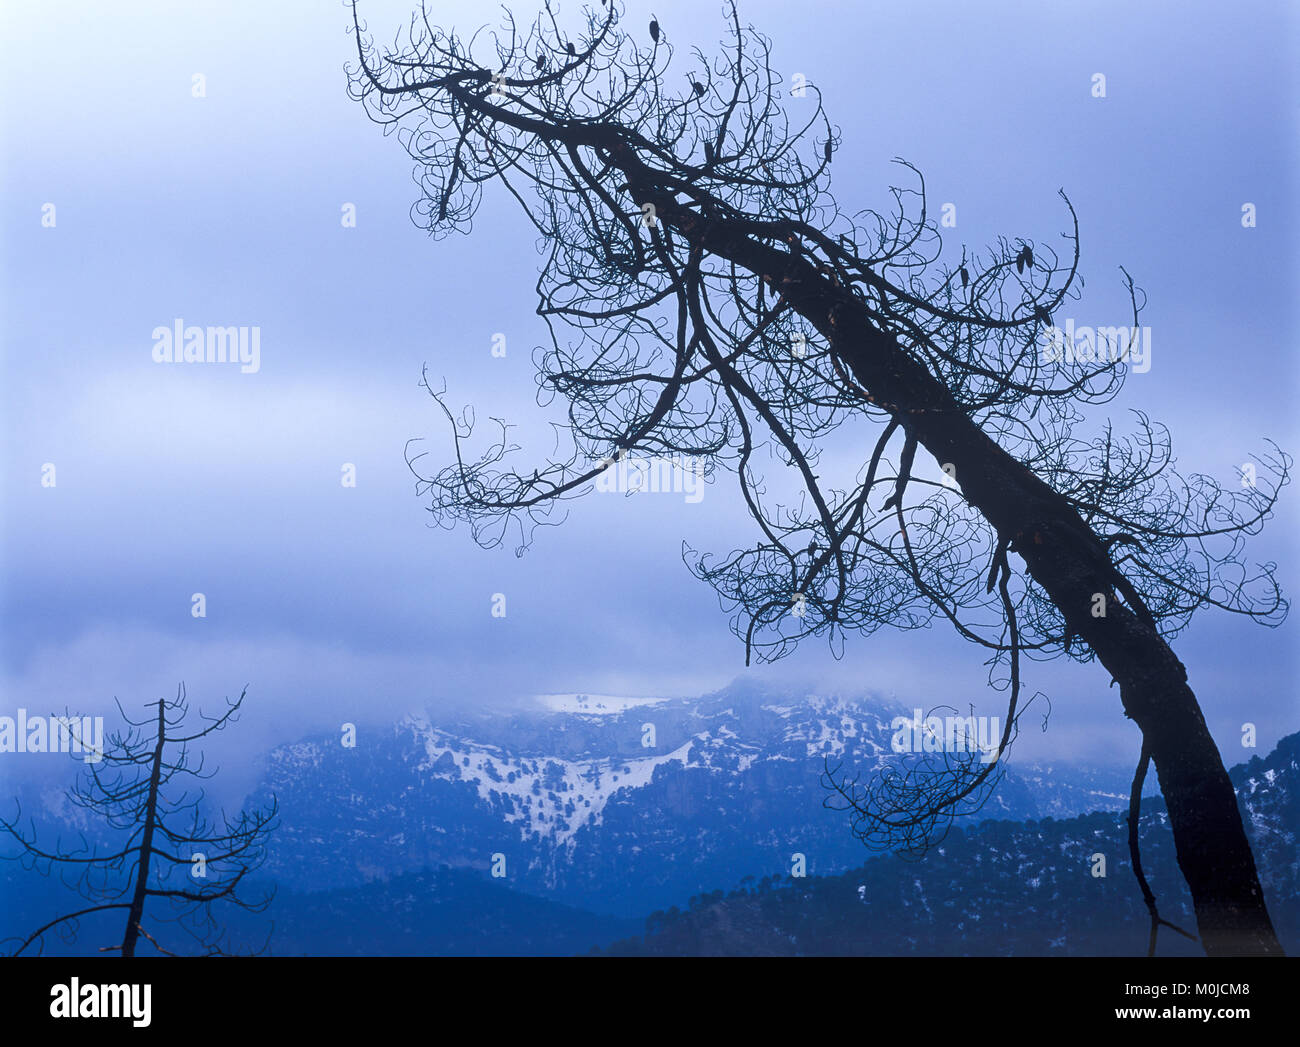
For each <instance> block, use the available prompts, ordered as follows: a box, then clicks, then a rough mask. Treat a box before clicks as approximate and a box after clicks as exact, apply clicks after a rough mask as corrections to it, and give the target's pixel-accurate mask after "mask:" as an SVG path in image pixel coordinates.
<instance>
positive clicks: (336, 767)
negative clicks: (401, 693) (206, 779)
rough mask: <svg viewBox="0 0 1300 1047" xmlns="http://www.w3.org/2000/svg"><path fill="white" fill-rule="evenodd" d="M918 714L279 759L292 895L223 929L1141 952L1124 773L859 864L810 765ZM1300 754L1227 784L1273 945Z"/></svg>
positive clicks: (276, 855) (482, 728)
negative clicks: (903, 853) (1251, 855)
mask: <svg viewBox="0 0 1300 1047" xmlns="http://www.w3.org/2000/svg"><path fill="white" fill-rule="evenodd" d="M924 711H925V712H929V711H930V710H928V709H927V710H924ZM913 713H914V709H913V708H907V707H905V706H903V705H901V704H900V703H897V702H891V701H888V700H885V699H881V698H879V697H876V696H871V695H865V694H859V695H851V696H844V695H802V696H791V695H790V694H789V693H782V692H777V691H773V690H764V689H762V688H759V687H756V686H754V685H753V684H750V683H744V684H735V685H732V686H731V687H728V688H726V689H724V690H722V691H719V692H716V693H714V694H711V695H707V696H705V697H703V698H700V699H696V700H682V699H656V698H619V697H612V696H600V695H548V696H543V697H541V698H539V699H537V700H536V702H535V703H534V706H533V707H531V708H525V709H521V710H518V711H516V712H514V713H511V714H508V715H501V714H483V715H472V716H461V717H457V718H456V719H455V720H454V721H453V720H446V721H443V722H440V723H437V724H435V723H433V722H431V721H430V720H429V719H428V718H427V717H420V716H413V717H407V718H405V719H403V720H401V721H400V722H398V723H395V724H393V725H391V726H390V727H389V728H387V729H385V730H382V731H380V730H375V729H373V728H361V729H359V730H357V731H356V732H355V735H353V736H351V737H349V732H340V734H339V735H335V736H315V737H310V738H306V739H303V740H302V741H299V742H296V743H293V744H290V745H283V746H279V747H277V748H275V749H273V750H272V751H271V752H269V753H267V754H266V756H265V760H264V771H263V775H262V781H261V783H260V784H259V785H258V787H257V789H256V790H255V791H254V793H253V794H252V795H251V796H250V797H249V799H248V802H249V804H250V805H253V804H260V803H265V802H266V801H268V800H269V799H270V797H271V796H272V795H274V796H275V797H276V799H277V800H278V803H279V806H280V812H281V825H280V828H279V829H278V830H277V831H276V832H275V834H274V835H273V836H272V837H271V842H270V847H269V852H268V860H267V863H266V864H265V865H264V866H263V867H262V868H261V869H260V870H259V871H258V874H257V877H258V884H256V885H253V886H254V887H274V888H275V890H276V892H277V895H276V897H275V899H274V901H273V903H272V905H271V907H270V908H269V910H268V911H267V912H266V913H263V914H248V913H241V912H227V913H225V915H224V917H223V918H224V919H226V920H227V921H228V924H227V929H228V931H229V933H230V937H231V940H232V941H236V942H243V943H245V945H246V946H247V947H253V948H256V947H258V946H260V945H262V944H263V943H265V944H266V945H267V947H268V949H269V951H271V952H273V953H277V954H286V953H287V954H310V955H315V954H328V955H420V954H435V955H565V954H573V953H583V952H588V951H591V950H592V949H597V950H606V951H612V952H616V953H629V954H663V955H668V954H702V953H707V954H712V953H719V954H780V953H798V954H855V953H857V954H861V953H880V954H887V955H893V954H905V953H975V954H996V953H1005V954H1022V953H1023V954H1044V955H1048V954H1088V953H1108V952H1118V953H1132V952H1137V951H1141V950H1142V949H1144V948H1145V940H1146V937H1145V936H1146V926H1147V916H1146V911H1145V908H1144V907H1143V904H1142V900H1141V896H1140V894H1139V892H1138V890H1137V886H1136V883H1135V882H1134V880H1133V877H1132V873H1131V870H1130V868H1129V865H1128V850H1127V841H1126V826H1125V818H1124V812H1125V811H1126V809H1127V803H1128V789H1129V784H1130V780H1131V774H1132V771H1131V769H1130V768H1121V767H1111V768H1104V767H1103V768H1096V767H1088V766H1083V765H1071V764H1055V765H1053V766H1041V765H1037V764H1025V765H1023V766H1021V765H1019V764H1018V763H1017V762H1016V760H1015V756H1014V749H1013V750H1012V755H1011V757H1010V760H1009V766H1008V770H1007V773H1006V775H1005V777H1004V779H1003V780H1002V781H1001V782H1000V784H999V785H998V787H997V789H996V790H995V791H994V793H993V794H992V796H991V797H990V799H989V801H988V803H987V804H986V805H985V807H984V808H983V810H982V811H980V812H979V814H977V815H975V816H972V817H969V818H963V819H959V820H958V822H957V823H956V825H955V827H954V829H953V830H952V832H951V833H950V834H949V835H948V837H947V838H946V839H944V840H943V841H942V843H941V844H939V845H938V846H937V847H936V848H934V849H933V850H932V851H931V852H930V853H929V854H928V855H926V856H925V857H924V858H922V859H920V860H915V861H905V860H903V859H902V858H899V857H897V856H894V855H879V856H871V855H869V854H868V852H867V851H865V850H864V848H863V846H862V845H861V844H860V843H859V842H858V841H857V840H856V839H855V838H854V837H853V835H852V833H851V831H850V826H849V823H848V821H847V818H846V816H845V815H844V814H843V813H841V812H837V811H833V810H828V809H827V808H826V807H824V806H823V800H824V799H825V798H826V796H827V795H828V794H827V791H826V789H825V788H824V787H823V785H822V774H823V771H824V770H825V768H826V766H827V763H828V761H829V763H830V765H831V766H834V765H835V764H836V763H838V762H841V761H842V762H843V763H844V765H845V766H847V767H852V768H853V769H854V770H855V771H861V772H863V773H864V774H870V773H871V772H873V771H875V770H877V769H879V768H882V767H885V766H888V765H889V764H890V762H891V761H898V760H900V759H902V758H903V757H902V756H900V754H898V753H896V752H895V751H893V749H892V747H891V739H892V737H893V735H894V728H893V726H892V725H893V724H894V721H895V718H897V717H910V716H912V715H913ZM345 741H354V742H355V744H354V745H348V744H345ZM1298 757H1300V735H1293V736H1291V737H1289V738H1287V739H1284V740H1283V742H1282V743H1280V744H1279V746H1278V748H1277V749H1276V750H1275V751H1274V752H1273V753H1271V754H1270V755H1269V756H1267V757H1266V758H1260V757H1255V758H1254V759H1252V760H1251V761H1250V762H1249V763H1247V764H1242V765H1239V766H1237V767H1235V768H1234V769H1233V770H1232V778H1233V782H1234V784H1235V785H1236V787H1237V789H1238V795H1239V799H1240V803H1241V805H1242V810H1243V815H1244V816H1245V819H1246V821H1247V825H1248V831H1249V833H1250V835H1251V839H1252V843H1253V846H1254V847H1255V853H1256V856H1257V859H1258V861H1259V865H1260V873H1261V878H1262V880H1263V882H1264V884H1265V889H1266V891H1267V892H1268V894H1269V903H1270V908H1271V910H1272V912H1273V914H1274V918H1275V920H1276V921H1277V923H1278V930H1279V933H1281V934H1282V936H1283V941H1284V943H1288V942H1295V941H1296V940H1297V939H1298V938H1300V910H1298V908H1297V907H1298V905H1300V902H1297V898H1300V891H1298V890H1297V883H1298V879H1300V878H1298V876H1297V852H1296V829H1297V826H1300V805H1298V801H1297V788H1296V768H1297V759H1298ZM1148 786H1149V788H1148V791H1150V790H1151V789H1153V788H1154V775H1152V776H1151V778H1150V779H1149V783H1148ZM22 799H23V804H24V810H25V813H27V814H29V815H31V817H32V818H33V820H34V823H35V824H36V825H37V827H38V828H39V829H41V831H42V838H43V839H46V840H52V839H54V838H60V839H61V840H62V842H63V843H65V844H66V843H71V842H78V841H80V839H81V834H83V833H84V834H85V835H86V838H87V840H88V841H93V840H95V839H97V838H103V837H102V834H98V827H96V826H95V825H94V824H93V823H92V822H90V821H88V820H87V819H86V817H85V814H84V812H82V811H79V810H78V809H77V808H75V807H72V806H71V805H69V804H68V802H67V800H66V798H65V797H64V796H63V795H62V793H60V792H58V791H57V790H52V789H50V788H48V787H45V788H42V789H40V790H38V791H34V792H30V793H29V794H27V795H25V796H23V797H22ZM1142 849H1143V850H1142V854H1143V861H1144V865H1145V867H1146V870H1147V874H1148V877H1149V879H1150V881H1151V883H1152V886H1153V888H1154V889H1155V890H1156V893H1157V895H1158V898H1159V903H1160V907H1161V913H1162V915H1164V916H1165V917H1166V918H1168V919H1171V920H1174V921H1175V922H1178V923H1180V924H1182V925H1183V926H1186V927H1194V924H1195V921H1194V920H1193V918H1192V914H1191V909H1190V901H1189V899H1188V897H1187V895H1186V891H1185V887H1184V885H1183V880H1182V877H1181V875H1179V873H1178V870H1177V867H1176V862H1175V859H1174V855H1173V847H1172V837H1171V835H1170V832H1169V829H1168V827H1167V824H1166V818H1165V814H1164V808H1163V803H1162V802H1161V801H1160V800H1159V799H1158V798H1149V799H1147V800H1146V801H1145V802H1144V807H1143V819H1142ZM1098 855H1102V856H1104V858H1105V860H1106V862H1105V864H1106V868H1105V873H1106V874H1105V875H1104V876H1097V875H1094V873H1095V869H1096V857H1097V856H1098ZM801 874H803V875H801ZM0 894H3V896H4V898H5V900H6V905H5V908H4V913H3V919H2V922H0V936H3V935H11V934H17V933H21V934H26V933H28V932H30V930H32V929H33V928H34V927H36V926H39V925H40V924H41V923H43V922H45V920H47V919H49V918H50V917H51V916H53V915H55V914H57V913H59V912H65V911H68V910H69V909H70V908H77V907H80V906H79V905H77V904H74V903H76V895H75V894H73V893H72V892H70V891H69V890H68V889H67V888H66V887H64V886H63V885H61V884H60V883H59V881H58V880H57V879H50V878H47V877H44V876H41V875H39V874H38V873H36V872H33V871H30V870H27V869H24V868H23V867H22V866H21V865H20V864H18V863H14V862H0ZM96 919H98V918H92V919H90V920H88V921H85V922H84V923H83V927H82V932H81V935H80V937H79V940H78V941H77V942H75V943H60V942H58V941H53V942H51V943H50V945H49V948H48V949H47V951H50V952H67V953H70V954H76V953H86V952H93V951H94V946H95V944H96V943H98V942H99V940H100V939H101V938H103V939H104V940H111V939H112V933H111V932H112V929H113V918H111V917H108V918H104V920H103V921H102V922H99V923H96ZM1180 950H1182V951H1189V952H1191V953H1195V952H1197V947H1196V946H1195V945H1193V944H1191V943H1185V942H1182V941H1181V940H1180V939H1178V938H1177V936H1176V935H1173V934H1172V933H1169V932H1162V939H1161V951H1162V952H1178V951H1180Z"/></svg>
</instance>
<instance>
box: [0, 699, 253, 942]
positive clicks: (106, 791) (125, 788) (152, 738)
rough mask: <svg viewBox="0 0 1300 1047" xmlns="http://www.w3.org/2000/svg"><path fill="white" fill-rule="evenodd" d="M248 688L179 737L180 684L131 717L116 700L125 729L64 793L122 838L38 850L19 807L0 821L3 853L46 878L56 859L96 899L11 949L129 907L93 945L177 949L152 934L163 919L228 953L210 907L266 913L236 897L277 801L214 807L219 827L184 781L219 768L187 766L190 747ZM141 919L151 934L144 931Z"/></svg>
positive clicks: (71, 881) (229, 715)
mask: <svg viewBox="0 0 1300 1047" xmlns="http://www.w3.org/2000/svg"><path fill="white" fill-rule="evenodd" d="M246 693H247V691H246V690H245V691H244V692H243V693H241V694H240V696H239V698H237V699H236V700H234V701H230V700H227V702H226V708H225V710H224V711H223V712H222V713H221V714H220V715H219V716H215V717H209V716H205V715H203V713H202V711H200V712H199V714H198V715H199V718H200V719H201V720H203V721H204V725H203V726H202V727H199V728H198V729H196V730H193V731H190V732H188V733H186V731H185V730H184V725H185V721H186V719H187V717H188V715H189V706H188V702H187V700H186V696H185V688H184V685H182V686H181V687H180V688H179V689H178V690H177V695H176V698H175V699H174V700H167V699H159V700H158V701H156V702H150V703H148V707H149V708H155V709H156V710H157V712H156V713H154V714H151V716H150V717H149V718H148V719H145V720H142V721H139V722H137V721H135V720H132V719H131V718H130V717H129V716H127V714H126V713H125V711H123V710H122V706H121V703H118V710H119V711H120V712H121V713H122V718H123V719H124V720H125V721H126V722H127V724H129V727H128V728H126V729H125V730H118V731H116V732H114V733H113V734H112V735H110V736H109V738H108V739H107V743H106V744H105V746H104V751H103V754H102V757H101V758H100V759H98V760H96V761H93V762H89V763H88V764H87V767H86V771H85V777H84V778H83V780H81V781H79V782H78V783H77V784H76V785H75V786H73V787H72V788H71V789H70V790H69V792H68V796H69V798H70V800H71V801H72V803H74V804H75V805H76V806H78V807H81V808H83V809H84V810H86V811H88V812H89V813H90V815H91V816H92V818H93V819H94V820H95V821H96V822H97V823H99V825H100V826H101V827H104V828H107V829H108V830H109V831H110V835H112V834H118V836H120V837H121V838H122V839H121V842H120V845H117V844H114V845H113V847H114V848H115V849H112V850H107V851H106V850H103V849H102V848H101V846H100V845H99V844H95V845H92V844H90V843H89V842H88V841H87V840H86V838H85V836H84V835H83V836H82V837H81V840H80V842H79V844H78V846H76V847H75V848H73V849H68V848H66V847H64V846H62V845H61V844H59V843H56V845H55V847H54V849H53V850H48V851H47V850H44V849H42V848H40V847H38V846H37V842H36V836H35V833H34V831H33V832H31V833H24V832H23V831H22V829H21V828H20V826H19V823H20V821H21V811H19V814H18V816H16V817H15V818H14V819H12V820H8V821H6V820H3V819H0V830H3V831H4V833H6V834H8V836H9V837H10V838H12V839H13V840H15V841H16V842H17V843H18V844H19V850H18V851H17V853H15V854H12V855H5V856H4V857H5V858H7V859H9V860H17V861H21V862H22V863H23V864H24V866H26V867H28V868H36V869H38V870H40V871H41V872H42V873H44V874H46V875H48V874H49V873H50V871H51V870H52V869H53V868H54V867H55V866H58V868H59V870H60V872H61V873H63V874H64V875H63V880H64V883H65V884H67V885H68V886H70V887H75V888H76V889H77V890H78V892H79V893H80V894H81V896H82V897H83V898H85V899H86V900H87V901H90V902H93V903H94V904H92V905H90V906H88V907H86V908H84V909H78V910H77V911H75V912H71V913H65V914H64V915H62V916H58V917H56V918H55V919H52V920H50V921H49V922H48V923H45V924H43V925H41V926H40V927H39V928H37V929H36V930H35V931H33V932H32V933H31V934H29V935H28V936H27V937H26V938H25V939H23V940H22V941H20V942H18V944H17V945H16V947H15V948H14V950H13V955H15V956H16V955H18V954H20V953H22V952H24V951H26V950H27V949H28V948H29V947H31V946H32V945H33V944H35V945H36V946H37V949H38V951H39V950H41V949H43V947H44V937H45V935H46V934H48V933H50V932H51V931H54V930H55V929H56V928H57V929H58V931H59V932H60V933H61V934H62V935H63V936H64V938H65V940H75V938H76V935H77V933H78V929H79V923H80V921H81V920H82V918H84V917H87V916H91V915H93V914H95V913H103V912H111V911H113V910H122V911H125V914H126V923H125V927H124V929H123V932H122V940H121V943H120V944H117V945H105V946H101V947H100V950H99V951H100V952H117V953H119V954H120V955H122V956H134V955H135V951H136V946H137V943H138V942H139V939H140V937H141V936H142V935H143V936H144V937H145V938H146V939H147V940H148V941H149V942H150V943H151V944H152V945H153V946H154V948H155V949H157V951H158V952H160V953H164V954H166V955H169V956H173V955H176V953H175V952H174V951H172V950H171V949H168V948H166V947H165V946H164V945H163V944H162V943H161V942H160V941H159V940H158V937H157V935H158V933H159V931H158V926H157V924H159V923H169V924H173V925H175V926H177V927H178V928H180V929H181V930H183V931H184V932H185V933H186V934H187V935H188V936H189V937H190V938H192V939H193V940H194V941H196V942H197V943H198V945H199V946H200V948H201V949H202V954H203V955H209V956H212V955H222V954H225V953H226V951H227V950H226V948H225V942H224V938H225V935H224V933H223V931H222V930H221V927H220V926H219V924H218V923H217V921H216V919H215V917H214V915H213V913H212V907H213V905H214V903H217V902H225V903H229V904H232V905H235V906H238V907H239V908H241V909H244V910H247V911H249V912H262V911H263V910H265V908H266V907H267V906H268V905H269V904H270V902H271V898H272V892H267V893H265V894H263V895H261V896H259V897H255V898H243V897H241V896H240V895H239V893H238V889H239V887H240V883H241V881H243V879H244V877H245V876H247V875H248V874H249V873H250V872H252V871H253V870H254V869H256V868H257V867H258V866H259V865H260V864H261V863H262V860H263V858H264V857H265V843H266V838H267V836H268V835H269V834H270V833H271V831H273V830H274V829H275V828H276V813H277V806H276V803H275V800H274V798H272V801H271V804H270V806H269V807H267V808H264V809H259V810H255V811H252V812H246V811H241V812H240V813H239V814H238V815H237V816H236V817H233V818H231V817H227V816H225V815H224V814H222V815H221V816H220V817H221V823H222V824H220V825H217V824H215V823H214V822H213V821H211V820H209V818H208V816H207V815H206V814H205V813H204V810H203V808H204V801H205V795H204V792H203V789H202V787H201V786H199V787H197V789H196V787H195V786H194V785H193V784H192V783H190V782H187V781H186V779H187V778H192V779H198V780H200V781H202V780H205V779H208V778H211V777H212V776H213V775H214V774H215V773H216V771H215V769H214V770H212V771H205V770H204V767H203V756H202V754H201V753H200V754H199V760H198V764H197V766H191V763H190V745H191V743H193V742H197V741H199V740H200V739H202V738H206V737H207V736H208V735H210V734H212V733H213V732H215V731H219V730H222V729H223V728H225V727H226V726H228V725H229V724H230V723H231V722H233V721H234V720H235V719H236V718H237V717H236V714H237V712H238V710H239V707H240V706H241V705H242V704H243V701H244V694H246ZM191 790H195V791H191ZM163 900H165V901H166V903H167V905H166V907H164V908H163V909H162V912H161V913H160V912H159V911H158V910H159V905H158V904H156V903H160V902H162V901H163ZM146 905H148V906H149V912H148V913H147V914H146V912H145V908H146ZM146 917H148V919H146ZM146 922H147V923H148V924H149V926H150V927H152V928H153V930H152V931H150V930H147V929H146ZM14 941H17V939H14ZM255 951H261V950H255Z"/></svg>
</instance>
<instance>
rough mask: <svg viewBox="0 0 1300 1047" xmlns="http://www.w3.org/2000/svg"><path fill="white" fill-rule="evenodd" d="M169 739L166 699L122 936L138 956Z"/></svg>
mask: <svg viewBox="0 0 1300 1047" xmlns="http://www.w3.org/2000/svg"><path fill="white" fill-rule="evenodd" d="M165 741H166V721H165V720H164V719H163V703H162V702H161V701H160V702H159V703H158V744H157V745H156V746H155V747H154V751H153V759H152V760H151V761H150V771H149V793H148V796H147V797H146V798H145V816H144V832H143V833H142V834H141V836H140V860H139V862H137V863H136V876H135V893H134V894H132V896H131V908H130V910H129V911H128V912H127V915H126V935H125V937H123V939H122V955H123V956H134V955H135V943H136V942H137V941H138V940H139V937H140V921H141V920H142V919H144V899H145V893H146V891H147V890H148V888H149V859H150V858H151V857H152V856H153V831H154V826H155V825H156V824H157V823H158V782H159V779H160V778H161V777H162V758H163V744H164V742H165Z"/></svg>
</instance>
